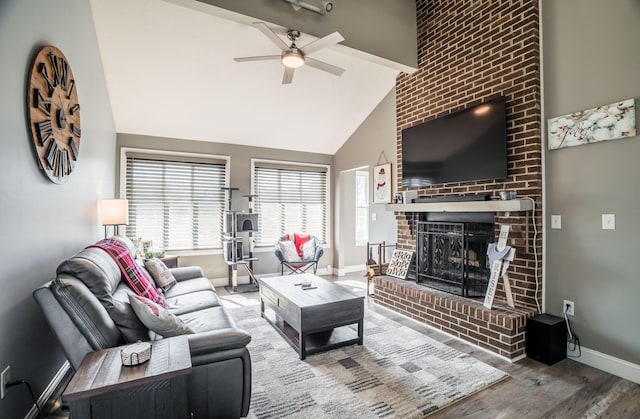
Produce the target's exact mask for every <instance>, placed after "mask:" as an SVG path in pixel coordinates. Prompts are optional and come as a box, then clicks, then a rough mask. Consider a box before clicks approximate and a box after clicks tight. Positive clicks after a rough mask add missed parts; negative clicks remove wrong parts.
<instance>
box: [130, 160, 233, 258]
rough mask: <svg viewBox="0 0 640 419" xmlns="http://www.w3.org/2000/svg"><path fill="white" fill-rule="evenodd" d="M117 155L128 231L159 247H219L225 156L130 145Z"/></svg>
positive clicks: (223, 204) (188, 248) (180, 248)
mask: <svg viewBox="0 0 640 419" xmlns="http://www.w3.org/2000/svg"><path fill="white" fill-rule="evenodd" d="M123 156H124V159H125V160H124V163H125V164H124V165H123V166H124V167H125V174H124V176H122V174H121V179H123V178H124V184H123V182H122V181H121V185H122V187H124V190H125V195H126V196H125V197H126V198H127V199H128V200H129V225H128V226H127V235H128V236H129V237H134V238H138V237H141V238H142V239H144V240H152V242H153V245H154V246H159V247H160V246H161V247H163V248H164V249H165V250H192V249H219V248H222V242H221V239H222V223H223V214H224V210H225V194H224V190H222V189H221V188H223V187H225V186H226V184H227V165H228V159H227V158H226V157H215V156H214V157H208V156H206V157H205V156H202V155H189V154H186V153H175V154H168V153H158V152H153V151H150V150H149V151H145V150H136V151H132V150H131V149H129V150H123ZM121 190H122V189H121Z"/></svg>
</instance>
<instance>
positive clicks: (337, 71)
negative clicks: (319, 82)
mask: <svg viewBox="0 0 640 419" xmlns="http://www.w3.org/2000/svg"><path fill="white" fill-rule="evenodd" d="M305 64H306V65H308V66H309V67H313V68H317V69H318V70H322V71H326V72H327V73H331V74H333V75H334V76H341V75H342V73H344V68H340V67H336V66H335V65H331V64H327V63H325V62H324V61H319V60H314V59H313V58H310V57H306V58H305Z"/></svg>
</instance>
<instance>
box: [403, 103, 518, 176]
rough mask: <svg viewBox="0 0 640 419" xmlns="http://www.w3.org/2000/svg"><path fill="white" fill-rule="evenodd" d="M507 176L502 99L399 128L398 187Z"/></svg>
mask: <svg viewBox="0 0 640 419" xmlns="http://www.w3.org/2000/svg"><path fill="white" fill-rule="evenodd" d="M506 177H507V122H506V111H505V99H504V97H499V98H496V99H492V100H489V101H487V102H484V103H482V104H479V105H475V106H472V107H469V108H467V109H463V110H461V111H458V112H455V113H452V114H449V115H445V116H442V117H440V118H436V119H433V120H430V121H427V122H423V123H421V124H418V125H415V126H413V127H411V128H406V129H404V130H402V186H404V187H415V186H429V185H433V184H438V183H450V182H468V181H477V180H491V179H504V178H506Z"/></svg>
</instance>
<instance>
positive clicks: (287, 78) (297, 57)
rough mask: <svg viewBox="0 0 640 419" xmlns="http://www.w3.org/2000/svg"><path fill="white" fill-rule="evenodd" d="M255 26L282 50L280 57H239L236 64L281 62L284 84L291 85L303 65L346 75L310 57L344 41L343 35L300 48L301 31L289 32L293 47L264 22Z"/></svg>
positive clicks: (334, 67) (325, 38) (338, 68)
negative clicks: (296, 72)
mask: <svg viewBox="0 0 640 419" xmlns="http://www.w3.org/2000/svg"><path fill="white" fill-rule="evenodd" d="M253 26H255V27H256V28H258V29H259V30H260V31H261V32H262V33H263V34H264V35H265V36H266V37H267V38H269V39H270V40H271V42H273V43H274V44H276V46H277V47H278V48H280V49H281V50H282V54H280V55H262V56H257V57H239V58H234V59H233V60H234V61H236V62H239V63H240V62H245V61H265V60H280V61H281V62H282V65H284V76H283V77H282V84H290V83H291V81H292V80H293V73H294V71H295V69H296V68H300V67H302V66H303V65H305V64H306V65H308V66H309V67H313V68H317V69H318V70H322V71H326V72H327V73H331V74H333V75H335V76H340V75H342V73H344V69H343V68H340V67H336V66H335V65H331V64H328V63H325V62H324V61H319V60H316V59H314V58H311V57H309V56H308V55H309V54H312V53H314V52H316V51H318V50H320V49H322V48H326V47H328V46H330V45H334V44H337V43H339V42H342V41H344V38H343V37H342V35H340V33H339V32H333V33H331V34H329V35H327V36H325V37H323V38H319V39H316V40H315V41H313V42H310V43H308V44H307V45H305V46H304V47H298V46H297V45H296V40H297V39H298V38H299V37H300V31H296V30H293V29H289V30H288V31H287V38H289V40H290V41H291V45H287V44H286V43H285V42H284V41H283V40H282V39H281V38H280V37H279V36H278V35H277V34H276V33H275V32H274V31H273V30H272V29H271V28H269V27H268V26H267V25H266V24H265V23H264V22H255V23H253Z"/></svg>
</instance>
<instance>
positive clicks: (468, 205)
mask: <svg viewBox="0 0 640 419" xmlns="http://www.w3.org/2000/svg"><path fill="white" fill-rule="evenodd" d="M385 209H386V210H387V211H401V212H509V211H531V210H533V202H532V201H531V200H530V199H511V200H506V201H503V200H491V201H459V202H419V203H415V204H386V205H385Z"/></svg>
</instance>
